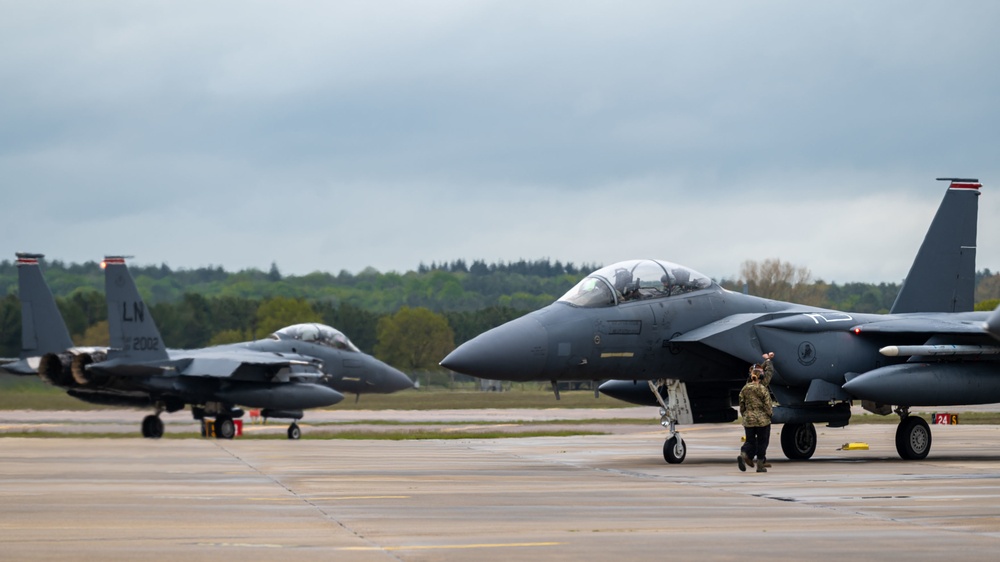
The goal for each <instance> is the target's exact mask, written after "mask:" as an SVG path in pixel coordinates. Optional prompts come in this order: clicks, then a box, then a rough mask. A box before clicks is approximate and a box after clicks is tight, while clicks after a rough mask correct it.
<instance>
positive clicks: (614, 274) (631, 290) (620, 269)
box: [558, 259, 714, 308]
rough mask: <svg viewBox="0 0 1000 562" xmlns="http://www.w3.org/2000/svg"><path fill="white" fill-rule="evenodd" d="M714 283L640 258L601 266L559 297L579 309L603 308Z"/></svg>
mask: <svg viewBox="0 0 1000 562" xmlns="http://www.w3.org/2000/svg"><path fill="white" fill-rule="evenodd" d="M713 285H714V282H713V281H712V280H711V279H709V277H708V276H706V275H703V274H701V273H698V272H697V271H695V270H693V269H691V268H689V267H685V266H683V265H679V264H676V263H673V262H668V261H664V260H653V259H642V260H628V261H622V262H618V263H615V264H612V265H609V266H606V267H602V268H601V269H598V270H597V271H595V272H593V273H591V274H590V275H588V276H587V277H585V278H583V280H581V281H580V282H579V283H577V284H576V286H574V287H573V288H572V289H570V290H569V291H568V292H567V293H566V294H565V295H563V296H562V297H560V298H559V301H558V302H565V303H568V304H571V305H573V306H579V307H582V308H602V307H609V306H615V305H618V304H622V303H625V302H632V301H637V300H647V299H659V298H664V297H672V296H676V295H682V294H685V293H690V292H692V291H700V290H702V289H708V288H710V287H712V286H713Z"/></svg>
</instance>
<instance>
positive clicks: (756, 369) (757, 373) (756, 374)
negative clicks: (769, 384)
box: [750, 365, 764, 382]
mask: <svg viewBox="0 0 1000 562" xmlns="http://www.w3.org/2000/svg"><path fill="white" fill-rule="evenodd" d="M763 376H764V369H761V368H760V365H754V366H753V367H750V381H751V382H757V381H759V380H760V378H761V377H763Z"/></svg>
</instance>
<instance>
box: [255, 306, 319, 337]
mask: <svg viewBox="0 0 1000 562" xmlns="http://www.w3.org/2000/svg"><path fill="white" fill-rule="evenodd" d="M322 321H323V317H322V316H320V314H319V313H318V312H316V311H315V310H313V307H312V306H311V305H310V304H309V303H308V302H306V301H305V299H292V298H288V297H274V298H271V299H267V300H266V301H264V302H262V303H261V304H260V307H258V308H257V327H258V329H259V330H260V333H261V334H270V333H272V332H276V331H278V330H280V329H282V328H284V327H285V326H291V325H292V324H303V323H306V322H322Z"/></svg>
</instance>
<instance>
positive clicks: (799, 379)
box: [441, 178, 1000, 463]
mask: <svg viewBox="0 0 1000 562" xmlns="http://www.w3.org/2000/svg"><path fill="white" fill-rule="evenodd" d="M939 179H944V180H947V181H950V184H949V187H948V189H947V191H946V193H945V196H944V199H943V201H942V203H941V206H940V207H939V209H938V211H937V214H936V215H935V217H934V220H933V221H932V223H931V226H930V229H929V230H928V232H927V235H926V238H925V239H924V242H923V244H922V246H921V247H920V249H919V251H918V252H917V256H916V259H915V260H914V263H913V265H912V267H911V269H910V272H909V274H908V275H907V277H906V280H905V282H904V283H903V286H902V288H901V289H900V293H899V294H898V295H897V298H896V301H895V303H894V305H893V307H892V309H891V311H890V313H889V314H887V315H879V314H857V313H851V312H840V311H835V310H827V309H822V308H815V307H809V306H803V305H798V304H793V303H788V302H780V301H775V300H769V299H764V298H759V297H754V296H750V295H746V294H741V293H736V292H731V291H728V290H725V289H723V288H722V287H720V286H719V285H718V284H717V283H715V282H714V281H712V280H711V279H709V278H708V277H707V276H705V275H702V274H701V273H698V272H697V271H695V270H693V269H690V268H688V267H684V266H681V265H678V264H675V263H671V262H667V261H662V260H652V259H638V260H631V261H623V262H620V263H616V264H614V265H610V266H607V267H604V268H602V269H599V270H597V271H595V272H594V273H592V274H590V275H588V276H587V277H586V278H584V279H583V280H582V281H580V283H579V284H577V285H576V286H575V287H573V288H572V289H570V291H569V292H567V293H566V294H565V295H563V297H562V298H560V299H559V300H558V301H556V302H555V303H553V304H551V305H549V306H547V307H545V308H543V309H541V310H538V311H535V312H532V313H530V314H528V315H526V316H523V317H521V318H519V319H516V320H513V321H511V322H508V323H507V324H504V325H502V326H499V327H497V328H494V329H493V330H490V331H488V332H485V333H483V334H481V335H479V336H477V337H476V338H474V339H472V340H470V341H468V342H466V343H465V344H463V345H461V346H459V347H458V348H457V349H456V350H455V351H453V352H452V353H451V354H449V355H448V356H447V357H445V359H444V360H443V361H442V362H441V365H442V366H444V367H446V368H448V369H451V370H453V371H457V372H460V373H465V374H469V375H473V376H476V377H480V378H485V379H501V380H511V381H552V382H553V387H555V383H556V382H557V381H564V380H594V381H598V380H605V379H612V380H609V381H608V382H605V383H604V384H602V385H601V387H600V390H601V391H602V392H604V393H606V394H608V395H610V396H613V397H617V398H621V399H624V400H627V401H630V402H633V403H637V404H649V405H659V406H660V417H661V419H660V422H661V424H662V425H663V426H664V427H666V428H668V430H669V437H668V438H667V440H666V442H665V443H664V447H663V457H664V459H665V460H666V461H667V462H668V463H680V462H683V460H684V459H685V457H686V454H687V450H686V446H685V443H684V440H683V439H682V438H681V436H680V434H679V432H678V430H677V425H678V424H691V423H719V422H731V421H734V420H735V419H736V418H737V413H736V411H735V410H734V409H733V406H734V405H735V404H736V403H737V395H738V392H739V390H740V388H741V387H742V386H743V384H744V383H745V382H746V377H747V371H748V368H749V367H750V366H751V365H752V364H754V363H756V362H760V361H761V356H762V355H763V353H765V352H774V353H775V356H774V359H773V361H774V367H775V370H776V374H775V375H774V379H773V381H772V383H771V391H772V393H773V395H774V397H775V399H776V401H777V403H778V404H779V406H778V407H776V408H775V413H774V418H773V423H775V424H784V425H783V427H782V429H781V448H782V451H783V452H784V453H785V455H786V456H787V457H788V458H789V459H808V458H810V457H811V456H812V455H813V453H814V452H815V450H816V441H817V437H816V430H815V427H814V426H813V424H814V423H826V424H828V425H829V426H831V427H842V426H845V425H847V424H848V423H849V421H850V417H851V405H852V402H853V401H855V400H860V401H861V404H862V406H863V407H864V408H865V409H867V410H869V411H871V412H874V413H878V414H882V415H888V414H890V413H892V412H895V413H896V414H897V415H898V416H899V418H900V422H899V425H898V428H897V430H896V449H897V452H898V453H899V455H900V457H902V458H904V459H923V458H925V457H926V456H927V454H928V452H929V451H930V446H931V432H930V428H929V427H928V425H927V423H926V422H925V421H924V420H923V419H922V418H921V417H919V416H916V415H910V408H912V407H915V406H948V405H960V404H988V403H994V402H1000V360H998V357H997V356H998V355H1000V346H998V342H997V340H998V339H1000V308H998V309H997V310H996V311H994V312H992V313H988V312H971V311H972V308H973V296H974V295H973V292H974V276H975V251H976V219H977V208H978V199H979V195H980V191H979V189H980V187H981V184H980V183H979V181H978V180H975V179H963V178H939ZM557 397H558V395H557Z"/></svg>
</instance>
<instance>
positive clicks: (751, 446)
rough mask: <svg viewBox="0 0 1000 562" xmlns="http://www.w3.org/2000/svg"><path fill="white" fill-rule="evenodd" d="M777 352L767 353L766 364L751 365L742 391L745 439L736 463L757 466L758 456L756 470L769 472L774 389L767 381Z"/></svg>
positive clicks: (743, 469) (741, 467)
mask: <svg viewBox="0 0 1000 562" xmlns="http://www.w3.org/2000/svg"><path fill="white" fill-rule="evenodd" d="M772 357H774V353H765V354H764V364H763V365H753V366H752V367H751V368H750V380H749V381H747V384H746V385H745V386H744V387H743V390H741V391H740V415H741V416H743V429H744V432H745V433H746V442H745V443H744V444H743V447H741V448H740V456H738V457H736V464H737V465H738V466H739V467H740V470H741V471H746V469H747V467H748V466H749V467H750V468H753V467H754V457H756V458H757V465H756V466H757V472H767V467H768V466H770V465H769V464H768V462H767V445H768V442H769V441H770V440H771V415H772V413H773V409H772V405H771V391H770V389H769V388H768V385H769V384H770V382H771V377H772V376H773V374H774V368H773V367H772V366H771V358H772Z"/></svg>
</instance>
